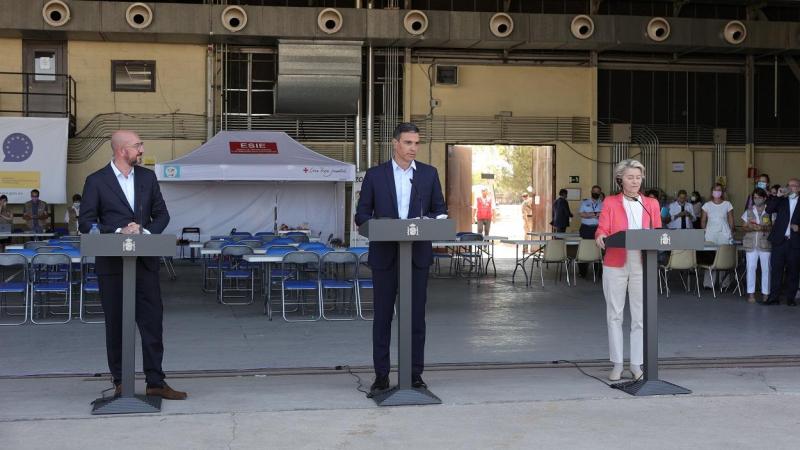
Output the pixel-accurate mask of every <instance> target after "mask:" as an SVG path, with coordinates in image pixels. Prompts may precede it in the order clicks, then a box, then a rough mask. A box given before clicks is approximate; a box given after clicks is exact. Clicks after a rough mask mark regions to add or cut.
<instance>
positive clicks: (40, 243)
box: [22, 241, 50, 250]
mask: <svg viewBox="0 0 800 450" xmlns="http://www.w3.org/2000/svg"><path fill="white" fill-rule="evenodd" d="M22 245H23V247H24V248H25V250H36V249H37V248H39V247H49V246H50V243H48V242H47V241H28V242H26V243H24V244H22Z"/></svg>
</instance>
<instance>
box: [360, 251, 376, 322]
mask: <svg viewBox="0 0 800 450" xmlns="http://www.w3.org/2000/svg"><path fill="white" fill-rule="evenodd" d="M368 261H369V250H368V251H366V252H362V253H361V254H360V255H359V256H358V266H357V269H356V305H357V306H358V317H361V318H362V319H363V320H372V317H371V316H370V317H367V316H366V315H365V314H364V309H365V308H364V306H365V305H366V306H369V308H368V309H369V310H370V311H373V312H374V303H373V298H372V297H371V296H370V298H369V299H368V301H365V300H364V296H363V294H362V293H363V291H364V290H369V291H372V289H373V288H372V272H371V271H370V269H369V262H368Z"/></svg>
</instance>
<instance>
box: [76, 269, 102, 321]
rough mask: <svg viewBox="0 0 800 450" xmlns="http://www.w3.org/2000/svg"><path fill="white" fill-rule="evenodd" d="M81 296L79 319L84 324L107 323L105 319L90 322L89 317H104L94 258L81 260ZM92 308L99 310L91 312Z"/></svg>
mask: <svg viewBox="0 0 800 450" xmlns="http://www.w3.org/2000/svg"><path fill="white" fill-rule="evenodd" d="M80 277H81V278H80V294H79V300H78V318H79V319H80V321H81V322H83V323H105V319H100V320H89V317H88V316H89V315H90V314H94V315H103V314H104V313H103V305H102V303H101V302H100V285H99V283H98V282H97V274H96V273H95V271H94V257H93V256H84V257H82V258H81V271H80ZM90 308H97V309H96V310H93V311H92V310H90Z"/></svg>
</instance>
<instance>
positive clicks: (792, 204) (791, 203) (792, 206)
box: [786, 197, 797, 237]
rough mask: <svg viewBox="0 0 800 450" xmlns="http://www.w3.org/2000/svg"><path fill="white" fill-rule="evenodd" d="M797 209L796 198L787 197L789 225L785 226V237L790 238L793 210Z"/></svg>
mask: <svg viewBox="0 0 800 450" xmlns="http://www.w3.org/2000/svg"><path fill="white" fill-rule="evenodd" d="M796 207H797V197H795V198H791V197H789V224H788V225H786V237H789V236H791V234H792V233H791V231H792V216H793V215H794V209H795V208H796Z"/></svg>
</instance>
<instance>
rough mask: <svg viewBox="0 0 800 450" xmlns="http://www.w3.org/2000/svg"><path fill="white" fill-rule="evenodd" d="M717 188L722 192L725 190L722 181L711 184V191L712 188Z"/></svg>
mask: <svg viewBox="0 0 800 450" xmlns="http://www.w3.org/2000/svg"><path fill="white" fill-rule="evenodd" d="M717 188H719V189H720V190H721V191H722V192H725V186H723V185H722V183H714V184H713V185H712V186H711V192H714V190H715V189H717Z"/></svg>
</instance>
